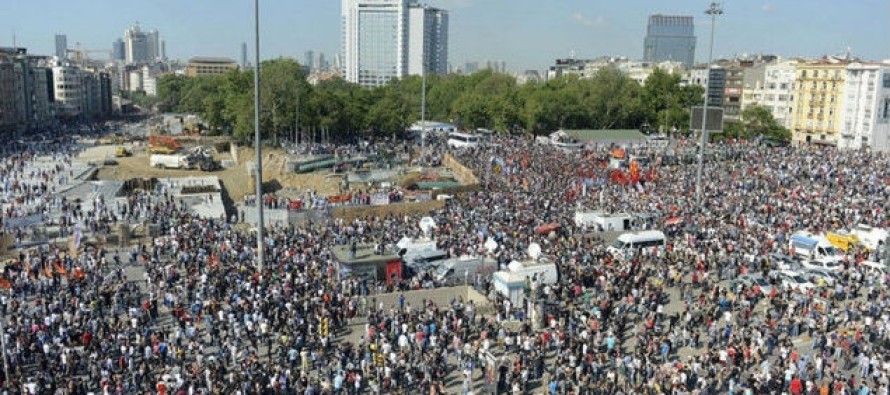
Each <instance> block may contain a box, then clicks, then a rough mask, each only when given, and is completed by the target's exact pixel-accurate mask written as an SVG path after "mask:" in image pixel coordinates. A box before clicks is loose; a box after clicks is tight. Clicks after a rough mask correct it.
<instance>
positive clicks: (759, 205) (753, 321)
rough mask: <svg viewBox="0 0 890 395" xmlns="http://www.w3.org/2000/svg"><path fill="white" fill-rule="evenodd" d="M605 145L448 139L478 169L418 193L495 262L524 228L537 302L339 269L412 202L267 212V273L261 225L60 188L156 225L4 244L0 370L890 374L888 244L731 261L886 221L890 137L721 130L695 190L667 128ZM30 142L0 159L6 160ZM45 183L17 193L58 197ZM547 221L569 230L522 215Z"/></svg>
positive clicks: (759, 388)
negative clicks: (792, 277) (621, 144)
mask: <svg viewBox="0 0 890 395" xmlns="http://www.w3.org/2000/svg"><path fill="white" fill-rule="evenodd" d="M49 148H50V149H53V147H49ZM56 148H57V150H56V151H55V154H56V155H67V153H68V152H69V150H70V148H69V147H68V146H64V147H63V146H59V147H56ZM608 148H609V147H596V148H592V149H589V150H585V151H584V152H581V153H570V152H564V151H561V150H559V149H556V148H554V147H551V146H546V145H539V144H536V143H535V142H534V141H531V140H526V139H522V138H514V137H511V138H495V139H494V140H493V141H491V142H490V143H489V144H484V145H482V146H481V147H479V148H473V149H465V150H460V151H455V152H453V153H452V154H453V155H454V156H455V158H457V159H458V161H459V162H461V163H463V164H464V165H465V166H467V167H468V168H470V169H471V170H473V171H474V173H475V174H477V175H478V178H479V180H480V183H481V188H480V189H479V190H478V191H476V192H469V193H466V194H463V195H459V196H457V197H456V198H455V200H454V201H453V202H452V203H451V204H448V205H446V206H445V207H444V208H442V209H439V210H436V211H434V212H431V213H426V214H424V215H425V216H426V215H428V216H430V217H432V218H433V219H434V220H435V222H436V225H437V227H436V229H435V230H434V231H433V237H434V238H435V240H436V241H437V244H438V246H439V247H440V248H441V249H443V250H446V251H448V253H449V255H451V256H461V255H480V254H487V255H490V256H491V258H493V259H495V260H496V261H497V262H498V263H499V264H501V265H506V264H508V263H509V262H511V261H513V260H525V259H527V258H528V256H527V255H528V252H527V251H528V247H529V246H530V245H531V244H532V243H538V244H539V245H540V246H542V249H543V251H544V254H545V255H546V256H548V257H549V258H550V259H552V260H553V261H554V262H555V263H556V264H557V266H558V268H559V274H560V275H559V277H560V281H558V282H556V283H552V284H542V283H538V282H535V283H533V284H530V289H529V291H528V299H530V300H534V301H535V302H536V303H535V304H534V306H535V307H531V306H532V305H530V304H516V305H514V304H513V303H511V302H510V300H508V299H505V298H504V297H503V296H501V295H499V294H498V293H497V292H494V290H493V288H492V286H491V284H490V283H489V282H488V281H487V279H481V280H482V281H479V282H478V283H479V284H480V291H481V292H482V293H483V294H484V295H486V296H487V297H488V298H489V301H490V303H488V304H487V305H477V304H476V303H475V302H472V301H469V300H463V299H462V298H459V297H455V298H453V300H451V302H450V303H447V304H436V303H433V302H432V301H429V300H422V301H421V302H419V303H418V302H417V301H414V302H413V303H412V301H411V299H410V298H405V297H404V296H400V297H398V298H397V302H395V303H392V304H386V303H383V302H380V301H378V300H382V299H378V296H379V294H380V293H382V292H396V293H399V294H401V295H404V294H407V293H409V292H410V290H411V289H416V288H421V287H431V286H435V284H434V283H432V282H426V281H419V280H418V278H404V279H402V282H401V283H399V284H395V285H390V286H385V285H384V284H378V283H374V282H373V281H370V280H368V279H363V278H358V277H354V276H341V275H340V273H339V272H338V269H339V266H338V264H337V262H336V259H335V258H334V253H333V247H334V246H337V245H349V244H354V243H361V244H373V245H393V244H394V243H396V242H397V241H398V240H399V239H401V238H402V237H404V236H409V237H418V236H420V235H422V234H423V233H424V231H423V230H422V229H421V228H420V226H419V225H418V222H419V221H418V220H419V216H392V215H390V216H386V217H381V218H376V217H375V218H360V219H357V220H355V221H344V220H340V219H334V218H332V219H330V220H329V221H326V222H318V223H311V224H307V225H304V226H273V227H270V228H269V230H268V232H267V234H266V237H265V242H264V245H265V246H266V251H267V253H266V256H265V259H264V265H263V268H262V270H260V269H259V268H258V266H257V264H256V257H255V249H254V247H255V246H256V244H257V240H256V234H255V233H254V232H250V231H248V230H245V228H244V227H242V226H240V225H238V224H235V223H233V222H234V221H225V220H220V219H217V218H200V217H198V216H196V215H195V214H193V213H190V212H188V210H186V209H185V206H184V204H182V202H179V201H177V199H176V198H174V197H173V196H171V195H170V194H168V193H165V192H163V191H142V192H140V194H138V195H134V196H132V197H130V198H128V199H126V201H125V202H120V203H117V204H111V203H110V202H108V203H107V204H105V202H84V204H82V205H81V206H80V207H71V208H70V209H69V210H70V211H71V212H74V213H78V214H73V215H74V216H73V218H72V220H78V219H80V215H81V214H80V213H81V212H83V214H82V215H83V217H86V218H104V221H108V222H109V223H111V222H113V221H114V220H116V219H118V218H128V219H130V220H137V219H138V220H140V221H145V222H147V223H150V224H152V225H153V226H157V227H158V228H159V231H160V234H161V235H162V236H160V237H157V238H154V239H152V240H147V239H146V240H144V241H143V242H141V243H140V244H138V245H135V246H133V247H132V248H129V249H126V250H116V249H114V248H112V247H110V246H105V245H101V244H99V243H87V242H84V243H82V245H81V246H80V248H79V250H78V251H77V253H75V254H71V253H70V251H68V250H64V249H58V248H40V249H30V250H22V252H21V253H20V254H19V255H18V257H16V258H15V259H12V260H11V261H10V262H8V263H7V264H6V267H5V272H4V277H3V279H2V280H0V286H2V288H3V289H4V292H3V295H2V299H0V308H2V312H3V324H4V325H3V331H4V334H3V340H4V348H5V349H6V350H7V361H6V364H5V367H4V372H5V374H4V378H5V380H4V385H5V386H6V387H7V388H14V389H13V390H12V392H13V393H15V392H16V391H19V389H21V391H24V392H28V393H34V394H37V393H64V394H86V393H89V392H93V393H107V394H112V393H120V394H135V393H140V394H144V393H153V394H154V393H157V394H167V393H171V394H211V393H214V394H216V393H218V394H236V393H238V394H295V393H300V394H319V395H320V394H346V393H348V394H356V393H380V394H383V393H408V392H419V393H422V394H444V393H462V394H466V393H471V392H472V393H477V392H478V391H480V390H489V389H497V390H498V391H500V393H513V394H523V393H524V394H533V393H534V394H538V393H540V394H543V393H547V394H619V393H623V394H628V393H647V394H649V393H651V394H661V393H671V394H693V393H695V394H718V393H719V394H722V393H731V394H732V393H740V394H745V393H748V394H765V393H790V394H852V393H856V394H869V393H875V394H887V393H888V388H890V387H888V385H890V383H888V378H887V373H890V355H888V352H887V350H890V347H888V345H890V344H888V340H890V330H888V329H890V316H888V314H887V309H888V302H890V295H888V294H887V291H886V289H885V288H884V283H885V280H886V279H885V278H883V277H881V276H876V275H874V274H873V272H866V271H865V270H864V268H863V267H862V266H861V265H860V262H861V261H863V260H875V261H876V260H878V259H880V256H881V254H882V251H880V250H878V251H861V252H858V253H851V254H849V255H848V258H847V259H846V260H845V261H844V263H843V269H842V270H841V271H840V275H839V276H838V279H837V281H836V283H835V284H834V285H833V286H823V287H818V288H812V289H809V290H806V291H800V290H794V289H780V287H778V285H777V284H778V283H776V286H773V287H772V289H773V291H771V292H765V291H764V290H762V289H760V288H759V287H758V286H757V285H750V284H746V283H743V282H741V281H737V279H738V277H739V276H740V275H743V274H753V273H762V274H763V275H764V276H765V277H767V278H771V276H772V274H771V273H772V270H773V269H774V268H775V265H776V262H774V260H773V259H772V258H771V256H772V254H774V253H784V254H790V251H789V250H788V243H787V240H788V238H789V236H790V233H791V232H794V231H797V230H810V231H813V232H821V231H828V230H837V229H840V228H842V227H846V226H849V225H851V224H858V223H863V224H868V225H873V226H879V227H888V226H890V222H888V215H887V213H886V210H887V202H888V198H890V196H888V195H890V175H888V174H887V173H886V172H884V171H883V169H886V168H887V166H888V160H890V158H888V157H887V156H886V155H881V154H872V153H866V152H862V151H837V150H835V149H832V148H817V147H797V148H783V149H778V148H763V147H759V146H757V145H753V144H747V143H737V144H733V145H726V146H721V147H720V149H721V151H720V152H721V153H722V154H721V155H720V156H719V157H717V158H715V160H713V161H708V162H707V166H706V168H705V171H704V174H706V177H705V180H704V185H703V195H702V199H701V203H700V204H699V201H698V200H697V199H696V195H695V192H694V191H695V189H696V188H695V179H696V177H695V174H696V169H695V167H694V166H691V165H689V164H685V163H683V162H682V161H671V160H666V159H665V155H668V154H670V149H669V151H668V152H667V153H666V152H662V151H655V150H650V149H646V148H644V147H638V148H628V150H627V153H628V154H632V155H637V156H639V157H640V158H647V162H648V163H649V165H648V166H647V167H649V168H652V169H655V170H654V171H650V170H651V169H649V168H647V169H646V170H647V171H650V172H649V173H647V174H648V175H650V176H648V177H646V178H645V180H642V181H640V182H639V183H630V184H628V183H618V182H613V181H612V180H611V178H610V176H611V173H612V169H610V168H609V166H608V163H609V161H610V157H609V155H610V154H609V149H608ZM362 149H369V148H367V147H363V148H362ZM427 149H429V150H440V151H444V150H445V147H444V145H442V144H441V142H440V143H436V142H435V141H432V142H429V144H428V145H427ZM36 154H37V153H36V152H29V151H25V152H19V153H17V154H16V155H19V156H17V157H15V159H13V157H11V156H7V157H8V158H11V159H10V160H11V161H12V162H11V163H13V165H12V166H13V168H10V169H7V172H10V171H12V172H14V171H15V170H14V166H16V165H15V164H14V163H15V162H16V161H19V160H26V158H31V157H36ZM43 154H44V155H52V154H53V153H49V152H47V153H43ZM429 157H431V156H429ZM436 160H438V159H436ZM59 172H60V173H64V169H59ZM4 174H6V173H4ZM12 176H15V174H14V173H13V174H12ZM7 177H8V175H7ZM50 191H51V190H50V189H47V188H37V189H35V190H34V192H29V193H33V194H35V196H34V197H32V199H41V198H42V199H44V201H43V203H42V204H43V205H50V204H53V203H52V202H53V195H52V193H51V192H50ZM7 193H8V194H12V195H15V196H20V195H21V194H22V193H24V192H23V191H22V190H10V191H8V192H7ZM65 203H66V204H67V203H68V202H65ZM100 203H101V204H100ZM55 204H61V202H56V203H55ZM268 204H277V202H276V203H272V202H271V201H269V202H268ZM72 206H74V205H73V203H72ZM591 208H597V209H602V210H606V211H610V212H626V213H639V214H646V215H640V216H638V218H639V220H637V221H635V223H634V227H635V228H636V229H643V228H647V229H662V230H664V231H665V233H667V234H668V235H669V238H668V243H667V245H666V246H664V247H660V248H651V249H640V250H636V251H633V252H632V253H631V254H629V255H625V256H612V255H611V254H609V253H608V252H606V245H605V244H604V241H603V240H604V235H603V234H601V233H599V232H592V231H589V230H588V229H584V228H581V227H577V226H576V225H575V224H574V222H573V215H574V213H575V211H576V210H579V209H591ZM102 213H105V215H102ZM66 215H67V214H66ZM668 219H671V220H670V221H668ZM72 220H66V221H69V222H71V221H72ZM553 223H555V224H558V228H559V231H556V232H552V233H547V234H542V233H540V232H536V228H537V227H538V226H539V225H541V224H553ZM84 232H85V233H89V232H90V229H84ZM489 239H491V240H494V241H496V242H497V244H498V246H497V248H496V249H494V250H493V251H491V249H489V248H487V247H486V246H485V243H486V241H488V240H489ZM419 275H420V276H422V275H423V273H420V274H419ZM532 310H534V311H532ZM350 339H351V340H350Z"/></svg>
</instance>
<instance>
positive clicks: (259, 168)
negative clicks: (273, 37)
mask: <svg viewBox="0 0 890 395" xmlns="http://www.w3.org/2000/svg"><path fill="white" fill-rule="evenodd" d="M253 12H254V14H253V16H254V21H253V22H254V40H255V42H254V52H256V53H255V54H254V61H255V64H254V66H253V131H254V145H255V149H256V213H257V225H256V229H257V243H256V246H257V250H256V254H257V255H256V264H257V270H259V272H260V273H262V272H263V247H264V245H263V226H264V225H263V140H262V137H261V136H260V0H254V1H253Z"/></svg>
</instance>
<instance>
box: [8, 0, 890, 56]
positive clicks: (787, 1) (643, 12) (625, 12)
mask: <svg viewBox="0 0 890 395" xmlns="http://www.w3.org/2000/svg"><path fill="white" fill-rule="evenodd" d="M339 3H340V2H337V1H326V2H311V1H309V0H296V1H285V0H274V1H271V0H270V1H263V2H261V4H260V9H261V23H262V30H261V33H260V34H261V52H262V53H261V55H262V57H263V59H271V58H277V57H281V56H285V57H292V58H295V59H299V60H302V59H303V54H304V53H305V52H306V51H309V50H312V51H315V52H316V53H326V54H329V55H331V56H333V55H335V54H338V53H339V49H340V40H341V37H340V34H341V32H340V4H339ZM424 3H425V4H428V5H430V6H433V7H439V8H442V9H445V10H447V11H448V12H449V19H450V21H449V22H450V25H451V29H450V30H451V35H450V37H449V41H450V42H449V60H450V62H451V65H452V67H453V68H459V67H460V66H461V65H463V63H464V62H467V61H479V60H484V59H503V60H504V61H506V63H507V64H508V66H509V71H521V70H525V69H535V70H542V69H545V68H547V67H548V66H549V65H550V64H552V62H553V60H554V59H557V58H568V57H571V56H572V54H574V56H575V57H576V58H586V57H596V56H602V55H610V56H625V57H628V58H631V59H639V58H641V56H640V55H641V54H642V53H643V38H644V37H645V35H646V24H647V20H648V17H649V15H651V14H669V15H691V16H694V17H695V26H696V34H697V36H698V38H699V43H701V42H702V41H701V40H702V39H703V37H704V36H703V32H706V30H707V29H705V27H706V25H707V23H708V20H707V18H706V17H705V16H704V14H703V11H704V10H705V9H706V8H707V6H708V4H709V2H708V1H698V0H695V1H690V0H669V1H654V0H628V1H625V2H621V3H619V4H615V3H612V2H602V4H601V3H600V2H584V1H581V0H566V1H559V2H552V3H546V4H544V3H541V2H535V1H531V0H515V1H511V2H509V3H506V2H505V1H502V0H493V1H481V0H429V1H426V2H424ZM507 4H509V7H507ZM723 7H724V9H725V10H726V14H725V15H723V16H721V17H720V18H718V22H717V36H716V45H715V50H714V53H715V57H717V58H720V57H732V56H735V55H738V54H742V53H748V54H755V53H769V54H777V55H781V56H783V57H794V56H804V57H818V56H822V55H836V54H842V53H844V52H846V50H847V48H848V47H849V48H850V50H851V53H852V54H853V55H854V56H859V57H862V58H863V59H868V60H882V59H888V58H890V46H888V45H887V44H886V42H885V40H883V39H882V38H884V37H887V36H888V35H890V24H888V23H887V21H886V15H887V13H888V12H890V6H888V4H887V2H885V1H878V0H862V1H857V2H850V3H846V2H837V1H830V0H815V1H813V2H810V3H808V11H807V12H806V13H805V14H804V15H801V14H800V13H801V12H802V11H803V10H802V9H801V8H800V6H799V4H797V3H795V2H794V1H793V0H769V1H760V0H757V1H739V0H735V1H725V2H723ZM0 12H5V13H6V14H7V15H16V16H17V18H16V20H15V22H13V23H11V24H10V23H7V24H5V26H6V29H5V30H6V31H7V32H8V33H7V34H9V36H8V38H7V39H6V40H3V39H2V38H0V43H3V45H11V44H12V40H13V35H14V36H15V39H16V45H18V46H21V47H27V48H29V53H36V54H46V55H52V54H53V53H54V52H55V48H54V36H55V34H64V35H66V36H67V41H68V45H69V48H71V47H73V46H74V45H75V43H81V46H82V48H89V49H111V48H110V44H111V43H112V42H113V41H114V40H115V39H116V38H118V37H119V36H120V34H121V31H123V30H124V29H126V28H127V27H129V26H131V25H133V24H134V23H136V22H139V23H140V25H141V26H143V27H144V28H145V29H146V30H154V29H157V30H158V31H161V32H163V35H164V37H165V38H166V41H167V55H168V57H170V58H177V59H180V60H187V59H188V58H190V57H192V56H221V57H229V58H232V59H240V44H241V43H242V42H245V41H247V42H252V22H251V21H252V18H247V17H246V16H250V15H252V12H253V9H252V3H251V4H247V2H236V1H234V0H221V1H219V2H215V3H213V4H212V5H211V4H209V3H201V2H196V3H190V2H179V1H174V0H149V1H145V2H139V3H133V4H127V5H125V6H124V5H122V4H121V3H119V2H112V1H108V0H96V1H71V2H62V3H59V2H54V1H50V0H36V1H29V2H4V4H0ZM74 14H77V15H94V16H95V17H94V18H92V17H91V18H83V17H81V18H69V17H68V16H70V15H74ZM50 21H51V22H50ZM97 21H103V22H102V23H97ZM789 21H790V22H789ZM827 27H830V28H827ZM249 51H250V52H253V48H252V45H251V46H250V48H249ZM702 52H703V51H697V53H696V61H698V62H702V61H703V60H704V58H703V54H702ZM251 56H252V54H251Z"/></svg>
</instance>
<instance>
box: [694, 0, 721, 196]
mask: <svg viewBox="0 0 890 395" xmlns="http://www.w3.org/2000/svg"><path fill="white" fill-rule="evenodd" d="M705 14H707V15H710V16H711V45H710V49H709V50H708V70H707V73H708V83H707V86H706V87H705V104H704V106H702V115H701V145H700V146H699V151H698V171H697V173H696V175H695V199H696V200H697V202H698V206H699V208H701V204H702V184H701V177H702V171H704V166H705V147H706V146H707V144H708V94H709V93H710V92H709V91H710V88H711V62H712V61H713V59H714V25H716V24H717V15H723V8H722V7H720V3H717V2H713V3H711V7H710V8H708V9H707V10H705Z"/></svg>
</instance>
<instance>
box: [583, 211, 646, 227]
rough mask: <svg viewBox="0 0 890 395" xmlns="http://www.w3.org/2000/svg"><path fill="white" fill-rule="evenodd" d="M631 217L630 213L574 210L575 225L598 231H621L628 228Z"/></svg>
mask: <svg viewBox="0 0 890 395" xmlns="http://www.w3.org/2000/svg"><path fill="white" fill-rule="evenodd" d="M632 222H633V218H632V217H631V215H630V214H625V213H616V214H607V213H604V212H602V211H576V212H575V225H576V226H579V227H587V228H588V229H591V230H596V231H599V232H621V231H627V230H630V228H631V224H632Z"/></svg>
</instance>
